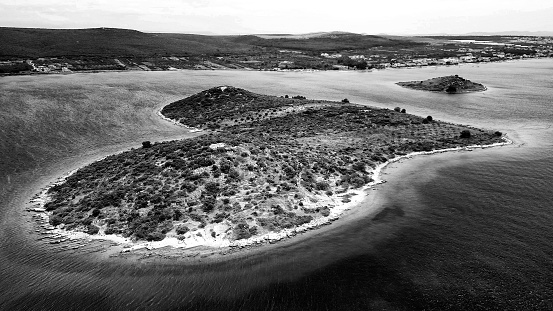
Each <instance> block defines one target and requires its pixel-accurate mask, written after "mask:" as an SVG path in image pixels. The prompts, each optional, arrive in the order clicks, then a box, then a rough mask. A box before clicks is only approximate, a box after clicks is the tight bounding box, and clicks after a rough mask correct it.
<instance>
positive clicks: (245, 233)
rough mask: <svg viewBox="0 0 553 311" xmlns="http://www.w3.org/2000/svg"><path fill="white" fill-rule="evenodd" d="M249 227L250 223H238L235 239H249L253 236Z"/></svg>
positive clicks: (235, 229)
mask: <svg viewBox="0 0 553 311" xmlns="http://www.w3.org/2000/svg"><path fill="white" fill-rule="evenodd" d="M249 229H250V226H249V225H248V224H245V223H242V224H237V225H236V227H234V230H233V232H234V236H235V239H236V240H241V239H247V238H249V237H251V236H252V234H251V233H250V230H249Z"/></svg>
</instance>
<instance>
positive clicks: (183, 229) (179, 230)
mask: <svg viewBox="0 0 553 311" xmlns="http://www.w3.org/2000/svg"><path fill="white" fill-rule="evenodd" d="M175 231H176V232H177V234H185V233H186V232H188V231H190V229H189V228H188V227H187V226H185V225H182V224H181V225H178V226H177V228H176V229H175Z"/></svg>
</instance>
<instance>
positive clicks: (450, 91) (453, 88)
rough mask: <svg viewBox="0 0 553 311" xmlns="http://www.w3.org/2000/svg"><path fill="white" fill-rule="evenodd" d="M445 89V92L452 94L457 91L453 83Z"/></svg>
mask: <svg viewBox="0 0 553 311" xmlns="http://www.w3.org/2000/svg"><path fill="white" fill-rule="evenodd" d="M445 91H446V92H447V93H450V94H453V93H457V88H456V87H455V86H454V85H450V86H448V87H447V89H446V90H445Z"/></svg>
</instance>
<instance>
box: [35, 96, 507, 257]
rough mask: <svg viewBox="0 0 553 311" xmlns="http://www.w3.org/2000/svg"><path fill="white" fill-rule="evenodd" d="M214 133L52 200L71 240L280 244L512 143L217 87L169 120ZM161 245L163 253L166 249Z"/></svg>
mask: <svg viewBox="0 0 553 311" xmlns="http://www.w3.org/2000/svg"><path fill="white" fill-rule="evenodd" d="M160 113H161V115H162V117H163V118H166V119H168V120H171V121H172V122H176V123H179V124H182V125H183V126H188V127H191V128H192V127H193V128H194V129H195V130H197V131H204V132H205V134H203V135H201V136H199V137H196V138H192V139H185V140H179V141H171V142H164V143H151V142H149V141H145V142H144V143H143V144H142V146H141V147H140V148H137V149H133V150H130V151H126V152H123V153H120V154H115V155H112V156H109V157H107V158H105V159H103V160H100V161H97V162H94V163H92V164H90V165H88V166H85V167H83V168H81V169H79V170H77V171H75V172H73V173H72V174H70V175H69V176H67V177H65V178H64V179H62V180H60V182H58V183H56V184H55V185H53V186H52V187H50V188H49V189H48V190H45V191H44V192H43V193H42V194H41V199H42V200H43V202H44V203H45V204H43V205H42V206H41V207H40V208H37V209H35V211H37V212H40V213H44V214H46V215H47V216H48V219H49V223H50V227H49V228H48V229H50V230H55V231H56V232H58V233H59V234H64V235H67V236H71V235H80V236H88V237H100V238H102V239H110V240H114V241H118V242H121V243H123V244H125V245H127V246H128V248H127V249H126V251H130V250H132V249H135V248H139V247H144V246H146V245H147V246H148V247H155V246H156V245H158V246H159V247H161V246H167V245H171V246H174V247H182V248H191V247H196V246H209V247H217V248H220V247H243V246H245V245H253V244H263V243H273V242H276V241H278V240H281V239H283V238H286V237H290V236H294V235H296V234H298V233H301V232H304V231H307V230H310V229H313V228H317V227H319V226H321V225H324V224H326V223H329V222H332V221H333V220H335V219H337V218H338V217H339V216H340V215H341V214H342V213H343V212H344V211H345V210H347V209H349V208H352V207H353V206H355V204H356V203H358V202H359V200H361V199H362V198H363V197H364V196H365V193H364V190H365V189H368V188H370V187H372V186H374V185H375V184H378V183H380V182H382V181H381V179H380V175H379V174H380V170H381V169H382V168H383V167H384V166H386V165H387V164H388V163H391V162H395V161H397V160H399V159H402V158H406V157H410V156H413V155H417V154H431V153H435V152H444V151H450V150H461V149H467V150H468V149H469V148H474V147H479V146H494V145H502V144H505V143H506V141H507V140H506V138H505V137H504V136H503V134H502V133H500V132H495V131H488V130H482V129H477V128H473V127H469V126H463V125H457V124H451V123H446V122H441V121H438V120H436V119H435V118H433V117H432V116H426V117H420V116H415V115H411V114H408V113H406V111H405V109H401V108H400V107H397V108H395V109H394V110H390V109H382V108H375V107H369V106H365V105H359V104H353V103H350V102H349V101H348V100H347V99H344V100H342V101H341V102H332V101H324V100H310V99H306V98H305V97H303V96H288V95H286V96H281V97H276V96H267V95H261V94H256V93H253V92H249V91H247V90H244V89H240V88H236V87H232V86H221V87H214V88H211V89H208V90H205V91H203V92H200V93H198V94H195V95H193V96H190V97H187V98H185V99H183V100H180V101H177V102H174V103H172V104H169V105H167V106H166V107H165V108H163V109H162V110H161V112H160ZM156 243H157V244H156Z"/></svg>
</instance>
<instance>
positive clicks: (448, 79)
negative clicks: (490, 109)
mask: <svg viewBox="0 0 553 311" xmlns="http://www.w3.org/2000/svg"><path fill="white" fill-rule="evenodd" d="M396 84H397V85H399V86H402V87H406V88H410V89H413V90H421V91H431V92H443V93H448V94H456V93H468V92H481V91H485V90H487V88H486V87H485V86H484V85H482V84H480V83H475V82H472V81H470V80H467V79H463V78H461V77H459V76H458V75H454V76H445V77H438V78H432V79H428V80H424V81H408V82H398V83H396Z"/></svg>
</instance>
